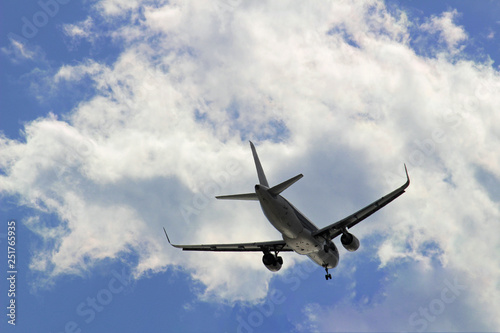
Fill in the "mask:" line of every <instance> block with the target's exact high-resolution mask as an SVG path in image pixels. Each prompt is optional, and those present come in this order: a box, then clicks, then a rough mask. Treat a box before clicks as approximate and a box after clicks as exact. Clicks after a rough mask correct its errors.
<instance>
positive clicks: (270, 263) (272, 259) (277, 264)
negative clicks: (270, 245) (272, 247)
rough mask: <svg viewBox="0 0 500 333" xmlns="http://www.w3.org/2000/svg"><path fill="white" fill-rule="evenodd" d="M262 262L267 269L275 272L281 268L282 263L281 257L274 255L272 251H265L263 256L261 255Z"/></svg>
mask: <svg viewBox="0 0 500 333" xmlns="http://www.w3.org/2000/svg"><path fill="white" fill-rule="evenodd" d="M262 262H263V263H264V266H266V267H267V269H268V270H270V271H271V272H277V271H279V270H280V269H281V266H282V265H283V258H281V257H279V256H275V255H274V254H272V253H265V254H264V256H263V257H262Z"/></svg>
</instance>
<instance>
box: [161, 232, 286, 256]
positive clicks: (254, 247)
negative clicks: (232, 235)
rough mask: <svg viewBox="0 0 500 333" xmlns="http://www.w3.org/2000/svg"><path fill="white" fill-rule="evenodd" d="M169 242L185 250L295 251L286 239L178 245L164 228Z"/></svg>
mask: <svg viewBox="0 0 500 333" xmlns="http://www.w3.org/2000/svg"><path fill="white" fill-rule="evenodd" d="M163 231H164V232H165V236H166V237H167V240H168V243H169V244H170V245H172V246H173V247H176V248H179V249H182V250H184V251H216V252H264V251H266V250H267V251H272V252H274V251H278V252H284V251H293V250H292V249H291V248H290V247H289V246H288V245H287V244H286V242H285V241H284V240H277V241H268V242H254V243H234V244H199V245H178V244H172V243H171V242H170V239H169V237H168V235H167V231H166V230H165V228H163Z"/></svg>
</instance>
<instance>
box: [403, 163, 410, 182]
mask: <svg viewBox="0 0 500 333" xmlns="http://www.w3.org/2000/svg"><path fill="white" fill-rule="evenodd" d="M404 166H405V173H406V184H407V185H410V176H409V175H408V168H406V163H405V164H404Z"/></svg>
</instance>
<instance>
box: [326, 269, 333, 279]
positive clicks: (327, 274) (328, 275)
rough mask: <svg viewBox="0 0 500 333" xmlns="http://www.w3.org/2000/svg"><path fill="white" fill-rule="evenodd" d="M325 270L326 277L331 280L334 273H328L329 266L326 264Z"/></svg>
mask: <svg viewBox="0 0 500 333" xmlns="http://www.w3.org/2000/svg"><path fill="white" fill-rule="evenodd" d="M325 271H326V275H325V279H326V280H331V279H332V274H329V273H328V267H326V266H325Z"/></svg>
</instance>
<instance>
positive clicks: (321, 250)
mask: <svg viewBox="0 0 500 333" xmlns="http://www.w3.org/2000/svg"><path fill="white" fill-rule="evenodd" d="M255 193H256V194H257V197H258V199H259V202H260V205H261V208H262V211H263V212H264V215H265V216H266V218H267V219H268V220H269V222H271V224H272V225H273V226H274V227H275V228H276V229H277V230H278V231H279V232H280V233H281V234H282V236H283V240H284V241H285V242H286V243H287V245H288V246H289V247H290V248H292V249H293V250H294V251H295V252H297V253H298V254H303V255H307V256H308V257H309V258H310V259H311V260H312V261H314V262H315V263H317V264H318V265H320V266H322V267H325V268H334V267H335V266H337V264H338V262H339V252H338V249H337V247H336V246H335V244H334V243H333V242H332V241H331V240H318V239H316V238H315V237H313V236H312V232H314V231H316V230H318V228H317V227H316V226H315V225H314V224H313V223H312V222H311V221H309V220H308V219H307V218H306V217H305V216H304V215H303V214H302V213H301V212H300V211H299V210H298V209H297V208H295V207H294V206H293V205H292V204H291V203H290V202H288V200H286V199H285V198H283V197H282V196H281V195H272V194H271V193H269V191H268V188H267V187H266V186H264V185H255ZM325 245H326V247H325ZM325 249H327V251H326V252H325Z"/></svg>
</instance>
